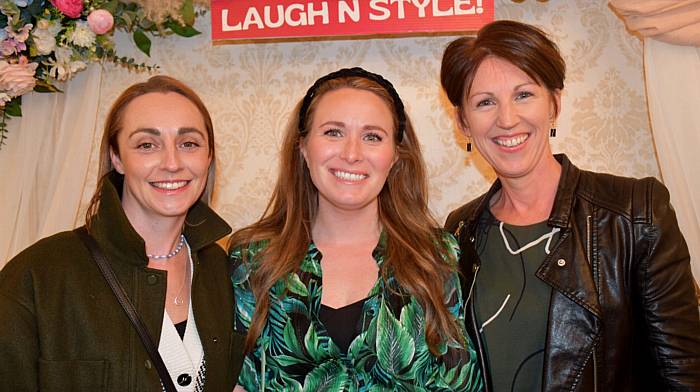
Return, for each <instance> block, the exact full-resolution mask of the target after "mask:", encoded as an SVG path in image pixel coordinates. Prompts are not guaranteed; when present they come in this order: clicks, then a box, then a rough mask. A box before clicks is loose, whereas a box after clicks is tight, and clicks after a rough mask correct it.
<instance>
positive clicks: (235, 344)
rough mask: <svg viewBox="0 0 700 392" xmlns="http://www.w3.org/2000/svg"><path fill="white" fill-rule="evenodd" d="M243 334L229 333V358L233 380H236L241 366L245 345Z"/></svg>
mask: <svg viewBox="0 0 700 392" xmlns="http://www.w3.org/2000/svg"><path fill="white" fill-rule="evenodd" d="M245 337H246V335H245V334H242V333H238V332H231V345H230V346H229V358H230V362H229V363H230V364H231V366H232V369H231V371H233V375H234V377H233V380H234V381H237V380H238V374H239V373H240V372H241V366H243V346H244V345H245Z"/></svg>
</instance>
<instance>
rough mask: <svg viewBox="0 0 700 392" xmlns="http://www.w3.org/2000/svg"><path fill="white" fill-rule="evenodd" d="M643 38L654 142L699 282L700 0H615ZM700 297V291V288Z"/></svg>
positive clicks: (619, 11) (617, 8)
mask: <svg viewBox="0 0 700 392" xmlns="http://www.w3.org/2000/svg"><path fill="white" fill-rule="evenodd" d="M610 5H611V7H612V9H613V10H614V11H615V12H616V13H617V14H618V15H619V16H620V17H621V18H622V19H623V20H624V22H625V24H626V26H627V28H628V29H629V30H630V31H632V32H634V33H637V34H639V35H641V36H643V37H644V72H645V78H646V89H647V102H648V105H649V117H650V119H651V126H652V132H653V134H654V144H655V147H656V153H657V155H658V160H659V167H660V168H661V175H662V176H663V179H664V183H665V184H666V186H667V187H668V188H669V190H670V192H671V203H672V204H673V205H674V207H675V209H676V214H677V215H678V224H679V225H680V227H681V230H682V231H683V235H684V236H685V239H686V241H687V242H688V247H689V248H690V257H691V263H692V268H693V275H695V279H696V281H697V280H698V278H700V154H698V153H697V152H696V150H697V148H698V147H697V146H698V143H700V0H611V1H610ZM698 295H699V299H700V291H699V292H698Z"/></svg>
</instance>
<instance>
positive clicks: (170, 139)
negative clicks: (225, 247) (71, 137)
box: [110, 93, 211, 219]
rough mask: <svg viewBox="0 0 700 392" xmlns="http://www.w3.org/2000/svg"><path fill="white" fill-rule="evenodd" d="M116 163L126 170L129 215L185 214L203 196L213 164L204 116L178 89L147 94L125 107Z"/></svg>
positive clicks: (124, 202) (113, 153) (114, 155)
mask: <svg viewBox="0 0 700 392" xmlns="http://www.w3.org/2000/svg"><path fill="white" fill-rule="evenodd" d="M117 140H118V144H117V145H118V146H119V151H118V152H117V151H111V152H110V156H111V158H112V165H113V166H114V168H115V169H116V170H117V171H118V172H119V173H121V174H123V175H124V188H123V191H122V206H123V207H124V211H125V212H126V213H127V216H129V218H130V219H149V218H159V217H184V216H185V215H186V214H187V211H188V210H189V208H190V207H191V206H192V205H194V203H195V202H197V200H198V199H199V198H200V196H201V194H202V192H203V190H204V187H205V186H206V183H207V174H208V170H209V165H210V164H211V156H210V155H209V150H208V142H209V138H208V136H207V131H206V128H205V125H204V118H203V117H202V114H201V113H200V112H199V110H198V109H197V107H196V106H195V105H194V104H193V103H192V102H190V101H189V100H188V99H187V98H185V97H184V96H182V95H180V94H177V93H148V94H145V95H142V96H140V97H137V98H135V99H134V100H133V101H132V102H131V103H129V104H128V106H127V107H126V108H125V110H124V114H123V118H122V120H121V130H120V131H119V135H118V136H117Z"/></svg>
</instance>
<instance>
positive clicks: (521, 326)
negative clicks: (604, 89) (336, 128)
mask: <svg viewBox="0 0 700 392" xmlns="http://www.w3.org/2000/svg"><path fill="white" fill-rule="evenodd" d="M564 75H565V65H564V60H563V59H562V57H561V55H560V54H559V51H558V49H557V47H556V45H555V44H554V43H553V42H552V41H551V40H550V39H549V38H547V36H546V35H545V34H544V33H543V32H542V31H540V30H539V29H537V28H535V27H533V26H530V25H526V24H523V23H518V22H513V21H497V22H494V23H491V24H489V25H487V26H485V27H484V28H482V29H481V30H480V31H479V32H478V34H477V36H476V37H475V38H467V37H465V38H459V39H457V40H455V41H453V42H452V43H450V44H449V45H448V47H447V49H446V50H445V53H444V55H443V59H442V69H441V82H442V86H443V88H444V89H445V92H446V93H447V96H448V97H449V99H450V102H451V103H452V104H453V105H454V106H455V108H456V118H457V123H458V124H459V126H460V128H461V130H462V131H463V132H464V134H465V135H466V136H467V137H469V138H470V143H473V144H474V146H475V147H476V149H477V150H478V151H479V152H480V153H481V155H482V156H483V157H484V159H485V160H486V161H487V162H488V163H489V164H490V165H491V167H492V168H493V170H494V171H495V172H496V175H497V176H498V180H497V181H496V182H495V183H494V184H493V186H492V187H491V189H490V190H489V191H488V192H487V193H486V194H484V195H482V196H480V197H479V198H477V199H475V200H474V201H472V202H470V203H468V204H466V205H465V206H463V207H461V208H459V209H458V210H456V211H454V212H452V214H450V216H449V217H448V219H447V223H446V227H447V229H448V230H449V231H452V232H454V233H455V234H456V235H457V236H458V237H459V242H460V246H461V248H462V258H461V260H460V267H461V270H462V273H463V275H464V283H463V287H465V288H467V289H470V292H469V294H468V295H467V297H468V298H470V300H469V301H468V304H467V307H468V310H467V312H466V317H467V318H468V321H467V326H468V329H469V330H470V333H471V334H472V337H473V339H474V341H475V344H476V347H477V349H478V353H479V358H480V363H481V367H482V369H483V371H484V374H485V380H486V385H487V388H488V390H495V391H503V390H510V391H534V390H545V391H550V390H567V391H573V390H577V391H596V390H610V391H640V390H650V391H652V390H653V391H666V390H700V319H699V317H698V307H697V302H696V301H695V296H694V293H693V280H692V279H693V278H692V276H691V272H690V263H689V255H688V249H687V247H686V245H685V242H684V240H683V236H682V235H681V232H680V230H679V228H678V225H677V222H676V218H675V214H674V212H673V210H672V208H671V207H670V204H669V195H668V191H667V190H666V188H665V187H664V186H663V185H662V184H661V183H659V181H657V180H656V179H653V178H646V179H642V180H636V179H631V178H623V177H616V176H612V175H607V174H600V173H592V172H589V171H584V170H580V169H578V168H577V167H576V166H574V165H573V164H572V163H571V162H570V161H569V159H568V158H567V157H566V156H565V155H563V154H562V155H553V154H552V152H551V148H550V144H549V136H550V133H552V132H554V131H552V130H553V129H554V128H555V124H556V119H557V116H558V115H559V113H560V109H561V99H560V98H561V91H562V89H563V88H564Z"/></svg>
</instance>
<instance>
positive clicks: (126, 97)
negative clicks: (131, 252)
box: [85, 75, 216, 227]
mask: <svg viewBox="0 0 700 392" xmlns="http://www.w3.org/2000/svg"><path fill="white" fill-rule="evenodd" d="M150 93H175V94H180V95H182V96H183V97H185V98H187V100H189V101H190V102H192V104H194V106H196V107H197V110H199V113H200V114H201V115H202V118H203V119H204V126H205V128H206V132H207V137H208V138H209V143H208V148H209V156H210V157H211V164H210V166H209V174H208V176H207V185H206V187H205V188H204V192H203V193H202V197H201V200H202V201H204V202H205V203H209V201H210V199H211V193H212V192H213V190H214V177H215V176H216V155H215V151H214V150H215V149H214V125H213V123H212V121H211V116H210V115H209V111H208V110H207V108H206V106H204V103H203V102H202V100H201V99H200V98H199V96H198V95H197V93H195V92H194V91H193V90H192V89H191V88H189V87H188V86H187V85H186V84H184V83H182V82H181V81H179V80H177V79H175V78H172V77H170V76H165V75H157V76H153V77H151V78H150V79H148V80H147V81H145V82H142V83H136V84H133V85H131V86H130V87H129V88H127V89H126V90H124V92H122V93H121V94H120V95H119V97H118V98H117V100H116V101H114V103H113V104H112V107H111V108H110V110H109V113H108V114H107V118H106V119H105V125H104V131H103V133H102V143H101V145H100V162H99V165H100V166H99V171H98V175H97V178H98V182H97V187H96V189H95V193H94V194H93V196H92V199H91V200H90V205H89V207H88V209H87V213H86V215H85V222H86V223H87V225H88V227H89V226H90V223H91V222H92V218H93V217H94V216H95V214H96V213H97V206H98V204H99V200H100V195H101V194H102V187H103V185H104V181H105V176H106V175H107V174H108V173H109V172H110V171H112V169H114V168H113V167H112V160H111V159H110V157H109V151H110V149H111V150H112V151H114V152H115V153H116V154H117V155H118V154H119V144H118V143H117V136H119V132H121V130H122V117H123V116H124V111H125V110H126V107H127V106H129V104H130V103H131V101H133V100H134V99H136V98H138V97H140V96H142V95H146V94H150Z"/></svg>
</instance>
